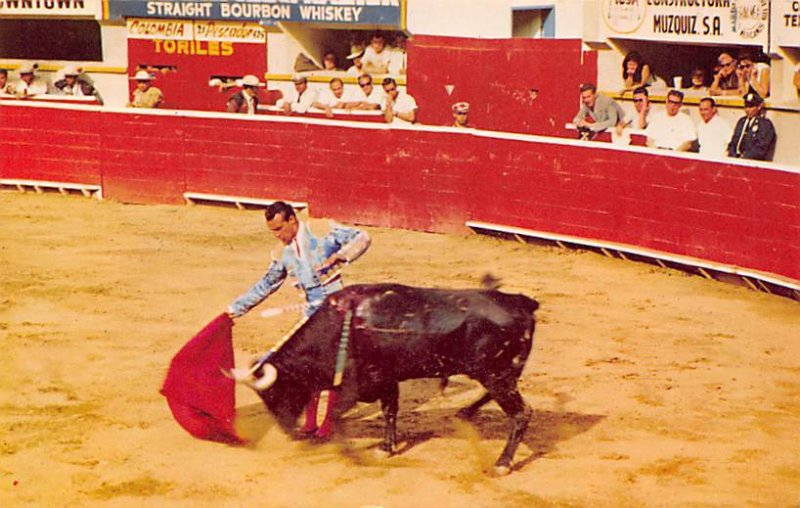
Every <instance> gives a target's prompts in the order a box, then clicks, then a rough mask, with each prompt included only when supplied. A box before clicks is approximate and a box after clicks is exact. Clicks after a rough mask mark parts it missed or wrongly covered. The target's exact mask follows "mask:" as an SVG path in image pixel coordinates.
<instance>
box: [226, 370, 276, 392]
mask: <svg viewBox="0 0 800 508" xmlns="http://www.w3.org/2000/svg"><path fill="white" fill-rule="evenodd" d="M258 367H259V366H258V365H257V364H256V365H254V366H253V367H251V368H249V369H245V368H238V369H231V370H226V369H220V370H221V371H222V373H223V374H224V375H225V377H228V378H230V379H233V380H234V381H236V382H237V383H243V384H246V385H247V386H249V387H250V388H252V389H253V390H257V391H262V390H266V389H267V388H269V387H270V386H272V384H273V383H274V382H275V380H277V379H278V370H277V369H276V368H275V366H274V365H272V364H270V363H265V364H264V366H263V369H264V375H263V376H262V377H260V378H258V379H256V378H255V377H254V376H253V374H254V373H255V371H256V370H258Z"/></svg>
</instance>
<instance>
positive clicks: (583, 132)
mask: <svg viewBox="0 0 800 508" xmlns="http://www.w3.org/2000/svg"><path fill="white" fill-rule="evenodd" d="M580 92H581V107H580V109H579V110H578V114H577V115H575V118H573V119H572V123H573V124H575V127H577V128H578V132H579V133H580V138H581V139H591V138H592V137H594V136H595V135H596V134H597V133H598V132H603V131H605V130H606V129H608V128H609V127H616V126H617V124H619V123H620V122H621V121H623V119H624V116H625V113H623V111H622V108H621V107H620V105H619V104H617V101H615V100H614V99H611V98H609V97H606V96H605V95H598V94H597V87H596V86H595V85H594V83H584V84H582V85H581V88H580Z"/></svg>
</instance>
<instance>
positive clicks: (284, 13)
mask: <svg viewBox="0 0 800 508" xmlns="http://www.w3.org/2000/svg"><path fill="white" fill-rule="evenodd" d="M402 2H405V0H239V1H236V0H206V1H190V0H152V1H151V0H108V17H109V18H111V19H118V18H162V19H213V20H221V21H257V22H260V23H262V24H264V25H274V24H275V23H277V22H278V21H289V22H301V23H334V24H343V25H380V26H386V27H397V28H399V27H400V26H401V21H402V20H401V3H402Z"/></svg>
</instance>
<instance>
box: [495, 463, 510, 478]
mask: <svg viewBox="0 0 800 508" xmlns="http://www.w3.org/2000/svg"><path fill="white" fill-rule="evenodd" d="M510 473H511V466H499V465H498V466H494V475H495V476H508V475H509V474H510Z"/></svg>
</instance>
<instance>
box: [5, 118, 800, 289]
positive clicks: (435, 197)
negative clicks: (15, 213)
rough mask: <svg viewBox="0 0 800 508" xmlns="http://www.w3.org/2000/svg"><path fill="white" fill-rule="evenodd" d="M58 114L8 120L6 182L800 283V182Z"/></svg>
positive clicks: (315, 127)
mask: <svg viewBox="0 0 800 508" xmlns="http://www.w3.org/2000/svg"><path fill="white" fill-rule="evenodd" d="M55 108H56V107H52V108H48V107H23V106H2V107H0V125H4V126H5V127H3V128H2V131H0V132H2V138H0V139H2V153H3V155H4V158H6V160H8V162H9V163H8V164H3V165H2V173H0V176H2V177H5V178H26V179H37V178H40V179H45V180H56V181H74V182H79V183H96V182H98V181H102V185H103V192H104V196H105V197H106V198H111V199H118V200H120V201H126V202H136V203H179V202H181V201H182V196H181V195H182V193H183V192H184V191H192V192H205V193H218V194H228V195H236V196H249V197H255V198H280V199H287V200H298V201H307V202H308V203H309V205H310V210H311V212H312V213H313V214H314V215H315V216H328V217H334V218H336V219H339V220H343V221H347V222H354V223H361V224H369V225H376V226H388V227H398V228H410V229H419V230H426V231H464V222H465V221H467V220H471V219H472V220H480V221H485V222H492V223H497V224H505V225H510V226H518V227H522V228H528V229H535V230H540V231H548V232H553V233H560V234H566V235H573V236H578V237H582V238H587V239H595V240H604V241H609V242H618V243H625V244H630V245H637V246H641V247H645V248H650V249H656V250H659V251H663V252H667V253H674V254H679V255H685V256H691V257H696V258H700V259H705V260H709V261H715V262H719V263H723V264H727V265H734V266H739V267H744V268H748V269H751V270H758V271H763V272H768V273H772V274H777V275H783V276H786V277H789V278H791V279H794V280H800V200H799V199H798V197H800V172H798V171H796V170H794V171H793V170H782V169H780V168H779V167H777V166H769V165H766V166H765V167H758V166H756V165H749V164H748V163H718V162H713V161H706V160H701V159H700V158H698V157H691V156H672V155H669V154H664V153H654V152H649V151H647V150H646V149H638V148H629V149H627V150H624V149H618V148H616V147H613V146H610V145H607V144H602V143H583V144H582V143H579V142H577V141H571V140H567V141H565V140H558V139H546V138H535V137H530V136H521V135H516V136H515V135H504V134H497V133H487V132H481V131H476V132H469V131H467V132H452V131H445V130H440V129H437V128H420V129H389V128H387V127H386V126H384V125H375V124H356V123H344V122H327V123H326V122H324V121H317V122H313V121H310V122H308V123H304V121H303V120H302V119H289V120H286V119H271V118H230V117H227V116H225V115H217V116H214V114H206V115H204V116H203V115H200V114H194V115H192V116H188V115H187V116H176V115H174V114H164V115H157V114H140V113H129V112H99V111H95V110H92V111H73V110H65V111H62V110H58V111H53V110H54V109H55ZM64 154H67V155H66V157H65V156H63V155H64Z"/></svg>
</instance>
